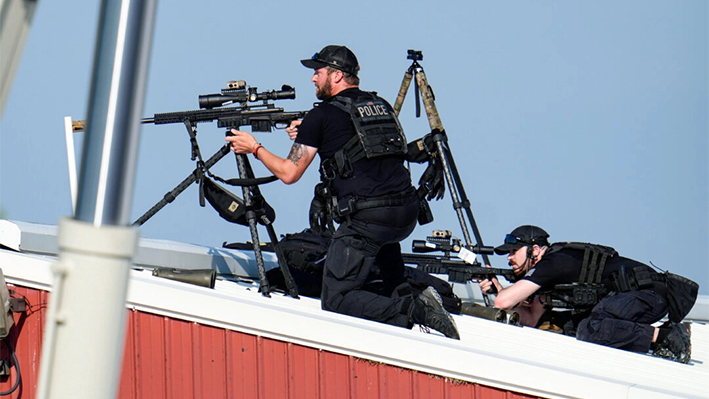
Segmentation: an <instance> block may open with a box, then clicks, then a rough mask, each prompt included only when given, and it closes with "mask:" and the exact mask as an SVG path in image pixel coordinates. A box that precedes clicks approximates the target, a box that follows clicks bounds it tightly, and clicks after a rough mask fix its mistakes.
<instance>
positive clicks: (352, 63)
mask: <svg viewBox="0 0 709 399" xmlns="http://www.w3.org/2000/svg"><path fill="white" fill-rule="evenodd" d="M300 63H301V64H303V65H304V66H305V67H306V68H312V69H318V68H322V67H324V66H329V67H332V68H335V69H339V70H340V71H343V72H347V73H349V74H351V75H355V76H357V71H359V63H358V62H357V57H355V55H354V53H353V52H352V50H350V49H348V48H347V47H345V46H334V45H331V46H325V47H324V48H323V49H322V50H320V51H318V52H317V53H315V54H313V56H312V57H310V58H308V59H307V60H300Z"/></svg>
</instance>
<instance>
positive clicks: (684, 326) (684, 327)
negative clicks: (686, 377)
mask: <svg viewBox="0 0 709 399" xmlns="http://www.w3.org/2000/svg"><path fill="white" fill-rule="evenodd" d="M667 324H668V323H665V324H664V325H662V326H661V327H660V328H665V327H669V328H671V330H670V332H669V333H668V334H667V336H666V337H665V338H664V339H662V340H659V339H658V340H659V341H660V342H657V343H655V344H653V347H652V355H653V356H657V357H662V358H665V359H670V360H674V361H675V362H680V363H689V361H690V360H691V358H692V343H691V334H692V330H691V329H690V328H691V327H690V325H691V324H690V323H688V322H684V323H671V322H670V323H669V326H667ZM663 335H664V334H663ZM658 338H659V337H658Z"/></svg>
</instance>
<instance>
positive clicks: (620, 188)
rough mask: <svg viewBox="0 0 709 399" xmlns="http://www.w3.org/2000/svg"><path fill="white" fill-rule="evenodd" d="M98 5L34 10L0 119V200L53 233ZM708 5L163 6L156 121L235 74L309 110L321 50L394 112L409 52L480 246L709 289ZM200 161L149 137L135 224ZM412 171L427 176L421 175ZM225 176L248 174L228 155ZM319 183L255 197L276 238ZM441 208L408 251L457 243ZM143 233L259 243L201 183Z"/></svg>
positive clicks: (158, 135)
mask: <svg viewBox="0 0 709 399" xmlns="http://www.w3.org/2000/svg"><path fill="white" fill-rule="evenodd" d="M94 3H98V2H85V1H66V2H40V3H39V5H38V7H37V11H36V14H35V18H34V22H33V28H32V31H31V32H30V35H29V37H28V40H27V43H26V47H25V51H24V55H23V59H22V62H21V64H20V67H19V70H18V72H17V75H16V78H15V82H14V85H13V87H12V91H11V93H10V97H9V99H8V103H7V105H6V108H5V111H4V115H3V117H2V121H1V122H0V206H2V210H3V212H4V214H5V216H6V217H7V218H9V219H14V220H22V221H30V222H38V223H46V224H55V223H57V221H58V219H59V218H60V217H62V216H68V215H71V202H70V201H71V200H70V192H69V180H68V172H67V155H66V150H65V144H64V132H63V118H64V117H65V116H71V117H72V118H73V119H83V118H85V116H86V114H87V109H88V98H87V97H88V91H89V84H90V79H91V69H92V65H93V58H92V57H93V51H94V45H95V43H94V41H95V33H96V30H97V23H98V4H94ZM708 4H709V3H707V2H706V1H704V0H695V1H677V2H666V1H621V2H615V1H596V2H584V3H581V2H566V1H544V2H541V1H534V2H530V1H510V2H480V1H468V2H462V1H461V2H459V1H447V2H431V1H429V2H424V1H389V2H379V1H367V0H363V1H359V2H356V3H346V5H345V3H328V4H325V3H322V2H313V1H299V2H266V1H260V2H216V1H205V2H201V3H200V5H199V6H197V5H195V3H194V2H189V1H170V2H168V1H161V2H159V3H158V10H157V19H156V21H155V31H154V40H153V46H152V55H151V61H150V72H149V76H148V81H147V89H146V99H145V106H144V111H145V112H144V114H145V116H146V117H147V116H152V115H153V114H155V113H162V112H170V111H182V110H192V109H197V108H198V103H197V99H198V96H199V95H200V94H208V93H218V92H219V90H220V89H222V88H224V87H225V83H226V82H227V81H229V80H238V79H243V80H246V81H247V83H248V84H249V85H251V86H254V87H257V88H258V90H259V91H266V90H272V89H279V88H280V87H281V85H283V84H289V85H291V86H294V87H295V88H296V91H297V98H296V99H295V100H284V101H279V102H278V105H279V106H282V107H284V108H286V110H307V109H309V108H310V107H311V106H312V103H313V102H314V101H316V98H315V95H314V88H313V86H312V83H310V81H309V79H310V74H311V72H310V71H309V70H307V69H305V68H304V67H302V66H301V65H300V62H299V60H300V59H302V58H308V57H310V56H311V55H312V54H313V53H314V52H316V51H318V50H320V49H321V48H322V47H323V46H325V45H328V44H344V45H346V46H348V47H349V48H351V49H352V50H353V51H354V52H355V53H356V54H357V56H358V58H359V61H360V64H361V67H362V70H361V74H360V76H361V79H362V84H361V87H362V88H363V89H365V90H375V91H377V92H379V94H380V95H382V96H383V97H385V98H388V99H389V100H390V101H392V102H393V101H394V99H395V96H396V93H397V92H398V89H399V86H400V84H401V79H402V77H403V74H404V72H405V71H406V69H407V68H408V66H409V65H410V61H409V60H407V59H406V50H407V49H416V50H421V51H422V52H423V55H424V59H423V61H422V62H421V65H422V66H423V67H424V70H425V72H426V76H427V77H428V80H429V83H430V85H431V86H432V88H433V91H434V93H435V95H436V105H437V107H438V110H439V113H440V116H441V120H442V122H443V125H444V127H445V128H446V131H447V133H448V138H449V143H450V145H451V148H452V153H453V157H454V160H455V162H456V165H457V167H458V170H459V172H460V175H461V178H462V181H463V185H464V188H465V191H466V193H467V196H468V198H469V200H470V207H471V210H472V212H473V214H474V216H475V220H476V222H477V225H478V227H479V228H480V232H481V234H482V238H483V242H484V243H485V244H487V245H499V244H500V243H501V241H502V238H503V237H504V235H505V234H506V233H508V232H510V231H511V230H512V229H513V228H515V227H516V226H518V225H521V224H535V225H538V226H541V227H543V228H544V229H546V230H547V231H548V232H549V233H550V234H551V237H550V239H551V240H552V241H587V242H597V243H602V244H606V245H611V246H614V247H615V248H616V249H617V250H618V251H619V252H620V253H621V254H622V255H624V256H628V257H631V258H635V259H637V260H639V261H642V262H646V263H648V262H652V263H654V264H655V265H657V266H659V267H661V268H663V269H670V270H672V271H674V272H676V273H679V274H683V275H685V276H687V277H690V278H692V279H694V280H696V281H697V282H699V283H700V284H701V293H703V294H707V293H709V288H707V287H709V249H708V248H709V245H708V244H709V239H708V237H709V235H708V234H709V232H708V231H707V230H708V226H709V206H708V204H709V171H708V170H709V162H708V159H707V154H708V152H709V143H708V136H709V133H708V132H709V125H708V123H709V122H708V109H709V103H708V95H707V94H708V91H709V80H708V77H707V75H708V74H707V71H708V70H709V60H708V48H709V45H708V44H709V41H708V36H709V34H708V26H707V21H708V18H709V17H708V16H709V6H708ZM412 94H413V93H409V96H408V97H407V100H406V102H405V104H404V108H403V110H402V117H401V120H402V124H403V126H404V129H405V130H406V134H407V137H408V138H409V139H410V140H413V139H416V138H418V137H421V136H422V135H423V134H425V133H426V132H427V130H428V123H427V121H426V119H425V117H422V118H419V119H416V118H415V117H414V113H415V111H414V101H413V95H412ZM223 136H224V132H223V131H222V129H218V128H217V127H216V124H214V123H213V124H201V125H199V129H198V139H199V143H200V147H201V150H202V152H203V154H205V155H207V154H208V155H211V154H212V153H214V152H215V151H217V149H218V148H219V147H220V146H221V145H222V143H223ZM76 138H77V140H79V141H80V139H81V136H80V135H77V136H76ZM258 138H259V141H261V142H262V143H263V145H264V146H265V147H267V148H268V149H269V150H271V151H273V152H275V153H277V154H280V155H284V156H285V155H286V154H287V152H288V150H289V148H290V145H291V142H290V140H288V138H287V135H286V134H285V132H283V131H276V132H274V133H260V134H259V137H258ZM77 153H80V148H79V147H78V144H77ZM252 164H253V165H254V170H255V172H256V174H258V175H265V174H266V171H265V169H263V168H262V166H261V165H260V164H259V163H258V162H252ZM193 168H194V163H193V162H191V161H190V147H189V142H188V139H187V134H186V131H185V128H184V127H183V126H180V125H162V126H150V125H144V126H143V129H142V131H141V142H140V150H139V158H138V165H137V174H136V179H135V188H134V199H133V207H132V208H133V215H134V217H133V220H135V219H137V218H138V217H139V216H140V215H142V214H143V213H144V212H145V211H147V210H148V209H149V208H150V207H151V206H152V205H153V204H155V203H156V202H157V201H159V200H160V199H161V198H162V196H163V195H164V194H165V193H166V192H168V191H170V190H171V189H172V188H173V187H175V186H176V185H177V184H178V183H179V182H180V181H182V179H184V178H185V177H186V176H187V175H188V174H189V173H190V172H191V171H192V169H193ZM412 169H413V170H412V174H413V177H414V179H418V176H419V175H420V173H421V171H422V170H421V169H420V168H417V167H413V168H412ZM213 172H215V173H216V174H218V175H220V176H222V177H225V178H231V177H236V168H235V162H234V160H233V158H232V157H230V156H229V157H226V158H224V159H223V160H222V161H221V162H220V163H218V164H217V165H216V166H215V167H214V168H213ZM317 180H318V174H317V171H316V169H315V168H314V167H311V168H310V170H309V171H307V172H306V175H305V176H304V177H303V179H302V180H301V181H300V182H298V183H296V184H295V185H291V186H286V185H284V184H282V183H280V182H274V183H270V184H268V185H266V186H263V187H262V192H263V194H264V196H265V197H266V199H267V201H268V202H269V203H270V204H271V205H272V206H273V207H274V208H275V209H276V211H277V218H276V222H275V229H276V232H277V233H279V234H285V233H290V232H296V231H300V230H302V229H303V228H305V227H307V220H308V219H307V209H308V204H309V202H310V199H311V196H312V187H313V186H314V184H315V183H316V182H317ZM432 208H433V211H434V214H435V221H434V222H433V223H431V224H429V225H426V226H420V227H418V228H417V229H416V230H415V231H414V234H413V235H412V236H411V237H410V239H409V240H407V241H405V242H404V243H403V247H404V249H405V250H408V249H410V247H411V244H410V242H411V240H412V239H422V238H425V236H426V235H429V234H430V232H431V230H432V229H449V230H452V231H453V233H454V235H456V236H458V237H462V233H461V228H460V226H459V224H458V220H457V217H456V215H455V212H454V211H453V208H452V205H451V200H450V196H449V193H446V197H445V198H444V199H443V200H441V201H438V202H435V203H433V204H432ZM141 234H142V236H143V237H149V238H160V239H169V240H179V241H184V242H189V243H195V244H204V245H214V246H220V245H221V244H222V243H223V242H225V241H227V242H234V241H244V240H248V239H250V236H249V232H248V229H247V228H244V227H242V226H238V225H233V224H229V223H227V222H226V221H223V220H222V219H221V218H219V216H218V215H217V214H216V212H215V211H214V210H212V209H211V208H208V207H207V208H201V207H200V206H199V203H198V194H197V187H196V186H193V187H190V188H189V189H187V190H186V191H185V192H183V193H182V195H180V196H179V197H178V198H177V200H175V202H173V203H172V204H170V205H168V206H167V207H166V208H164V209H163V210H162V211H160V212H159V213H158V214H156V215H155V216H153V217H152V218H151V219H150V220H148V221H147V222H146V223H145V225H143V227H142V231H141ZM260 234H261V238H262V240H266V239H267V234H266V232H265V230H261V231H260ZM492 263H493V266H496V267H503V266H505V263H506V262H505V260H504V259H503V258H502V257H494V258H492Z"/></svg>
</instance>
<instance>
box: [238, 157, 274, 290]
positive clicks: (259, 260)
mask: <svg viewBox="0 0 709 399" xmlns="http://www.w3.org/2000/svg"><path fill="white" fill-rule="evenodd" d="M235 155H236V166H237V168H238V169H239V177H240V178H242V179H247V178H252V177H253V176H251V175H252V173H250V170H251V167H250V166H249V165H247V162H248V160H246V155H243V154H235ZM241 190H242V193H243V194H244V205H245V206H246V208H247V209H248V210H247V211H246V215H245V216H246V221H247V222H248V223H249V230H250V231H251V242H252V244H253V247H254V257H255V258H256V266H257V268H258V278H259V285H260V287H259V291H261V294H262V295H263V296H267V297H270V296H271V294H270V292H271V287H270V285H269V284H268V278H267V277H266V267H265V266H264V264H263V254H262V253H261V242H260V241H259V239H258V229H257V228H256V212H255V211H254V210H253V208H252V206H253V203H254V201H253V197H252V194H251V187H248V186H243V187H242V188H241Z"/></svg>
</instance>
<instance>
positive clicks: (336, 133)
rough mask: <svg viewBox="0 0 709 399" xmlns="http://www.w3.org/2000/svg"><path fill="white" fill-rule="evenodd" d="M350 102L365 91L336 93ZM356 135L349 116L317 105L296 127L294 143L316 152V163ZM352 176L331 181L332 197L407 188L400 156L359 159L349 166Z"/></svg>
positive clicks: (407, 177)
mask: <svg viewBox="0 0 709 399" xmlns="http://www.w3.org/2000/svg"><path fill="white" fill-rule="evenodd" d="M337 95H338V96H344V97H349V98H352V99H353V100H354V99H356V98H358V97H360V96H362V95H366V92H364V91H362V90H360V89H358V88H351V89H347V90H343V91H341V92H340V93H338V94H337ZM355 134H356V131H355V128H354V124H353V123H352V118H351V116H350V114H348V113H347V112H345V111H343V110H341V109H340V108H337V107H336V106H334V105H332V104H329V103H328V102H327V101H324V102H323V103H321V104H319V105H318V106H316V107H315V108H313V109H312V110H311V111H309V112H308V114H307V115H306V116H305V118H304V119H303V122H302V123H301V125H300V126H299V127H298V137H297V138H296V139H295V142H296V143H298V144H303V145H307V146H309V147H314V148H317V149H318V155H319V156H320V162H322V161H323V160H325V159H328V158H330V157H332V156H333V155H334V154H335V152H337V151H338V150H339V149H340V148H342V147H343V146H344V145H345V144H347V142H348V141H349V140H350V139H351V138H352V137H354V136H355ZM352 168H353V172H354V173H353V175H352V176H351V177H349V178H347V179H342V178H340V177H339V176H338V177H337V178H336V179H335V180H334V181H333V194H335V195H337V196H338V197H339V198H342V197H346V196H350V195H352V196H356V197H377V196H381V195H386V194H398V193H400V192H402V191H404V190H406V189H408V188H409V187H411V177H410V175H409V171H408V170H407V169H406V167H404V158H403V157H400V156H393V157H379V158H373V159H366V158H364V159H361V160H359V161H357V162H355V163H354V164H353V165H352Z"/></svg>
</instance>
